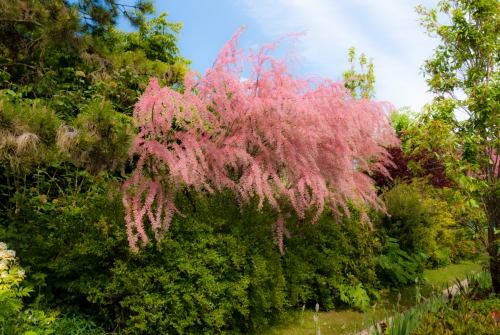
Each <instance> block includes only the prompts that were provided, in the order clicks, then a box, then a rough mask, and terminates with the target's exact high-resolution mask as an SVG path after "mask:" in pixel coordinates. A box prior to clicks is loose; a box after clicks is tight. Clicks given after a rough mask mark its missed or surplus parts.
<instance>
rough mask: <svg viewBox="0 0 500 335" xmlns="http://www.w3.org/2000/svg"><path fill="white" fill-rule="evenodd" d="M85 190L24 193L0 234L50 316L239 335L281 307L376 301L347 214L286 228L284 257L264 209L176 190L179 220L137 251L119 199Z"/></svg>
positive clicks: (370, 267)
mask: <svg viewBox="0 0 500 335" xmlns="http://www.w3.org/2000/svg"><path fill="white" fill-rule="evenodd" d="M49 184H50V183H47V184H46V185H49ZM47 187H48V186H47ZM88 187H89V189H88V190H87V192H84V193H79V194H76V195H75V198H74V199H73V200H74V201H68V198H65V199H66V200H64V199H63V198H62V197H61V198H56V197H55V195H56V194H57V192H53V193H52V194H53V197H52V198H51V197H50V196H46V195H43V196H40V195H37V194H38V193H37V192H38V191H36V190H33V189H32V190H31V191H30V190H27V192H32V194H31V197H28V198H30V200H29V201H27V202H25V203H24V205H23V207H22V208H21V210H20V211H19V212H18V213H16V214H15V213H10V215H9V216H8V217H4V221H3V224H2V225H1V229H0V240H5V241H9V245H10V246H11V247H13V248H15V249H16V250H17V251H18V256H19V259H20V263H21V264H22V265H23V266H24V267H25V268H26V269H27V270H28V277H27V280H26V281H27V283H29V280H30V277H32V275H33V274H34V273H44V274H46V275H47V276H46V278H45V284H46V285H47V286H45V287H42V293H44V294H45V297H46V299H45V303H46V305H47V306H48V307H50V308H54V309H59V310H62V311H63V312H64V311H66V312H69V311H73V310H75V309H77V310H78V312H80V313H84V314H87V315H91V316H92V318H93V320H94V321H96V322H97V323H99V324H101V325H103V326H104V327H107V328H108V329H109V330H112V329H115V328H116V329H119V330H121V331H122V332H123V333H125V334H127V333H131V334H135V333H145V334H146V333H152V334H158V333H180V334H183V333H184V334H190V333H200V332H202V331H203V333H207V334H210V333H219V332H243V333H248V332H256V331H259V330H261V329H262V328H264V327H266V325H267V324H268V323H270V322H272V321H274V320H277V319H279V318H281V317H283V316H285V315H286V312H287V308H288V307H290V306H296V305H301V304H303V303H307V302H311V303H316V301H318V302H319V303H320V305H321V306H323V307H324V308H326V309H330V308H333V307H334V305H339V304H341V303H343V304H351V305H353V306H357V307H359V308H364V307H366V305H367V303H368V301H369V297H370V296H373V295H376V288H377V286H378V282H377V278H376V274H375V272H374V268H375V263H376V258H375V255H376V254H377V248H379V247H380V244H379V243H377V239H376V238H375V236H374V234H373V233H372V232H371V231H370V230H369V228H368V227H363V226H362V225H361V224H360V223H359V222H358V221H359V219H360V218H359V215H356V213H354V215H353V216H352V217H351V219H349V220H346V221H345V222H344V223H343V224H337V223H334V222H333V217H332V216H331V215H329V214H328V213H325V215H324V216H323V217H321V219H320V220H319V221H318V222H317V223H316V224H315V225H313V226H307V225H304V224H303V223H302V222H301V220H299V219H297V220H295V225H294V224H292V225H290V226H289V229H290V231H291V234H292V236H291V238H290V239H287V240H286V241H285V253H284V255H282V254H281V253H280V252H279V249H278V247H277V246H276V245H275V244H274V243H273V234H272V232H271V225H270V223H271V222H272V221H271V220H273V214H272V211H271V210H270V209H269V208H267V209H265V210H264V211H261V212H258V211H256V210H255V206H254V205H249V206H247V207H246V208H244V209H243V210H240V209H239V207H238V204H237V202H236V200H235V199H233V198H232V197H231V196H230V195H229V194H216V195H213V196H210V197H206V198H198V197H193V196H192V194H190V193H184V194H179V195H178V200H177V201H178V203H179V204H180V209H181V211H182V212H183V213H184V214H185V218H183V217H181V216H176V218H175V220H174V222H173V223H172V225H171V227H170V229H169V231H168V232H167V233H166V235H165V238H164V239H163V240H162V241H161V242H160V243H158V242H154V243H150V244H149V245H148V246H147V247H146V248H144V249H143V250H141V251H140V252H139V253H138V254H135V253H133V252H132V251H131V250H130V248H129V246H128V242H127V236H126V229H125V222H124V219H123V217H124V215H123V207H122V204H121V201H120V199H119V197H115V198H112V199H110V198H108V194H107V192H106V189H105V188H106V184H105V183H101V184H100V185H98V184H93V185H92V186H90V185H89V186H88ZM51 192H52V191H51ZM51 192H49V193H51ZM291 221H292V222H293V221H294V220H291Z"/></svg>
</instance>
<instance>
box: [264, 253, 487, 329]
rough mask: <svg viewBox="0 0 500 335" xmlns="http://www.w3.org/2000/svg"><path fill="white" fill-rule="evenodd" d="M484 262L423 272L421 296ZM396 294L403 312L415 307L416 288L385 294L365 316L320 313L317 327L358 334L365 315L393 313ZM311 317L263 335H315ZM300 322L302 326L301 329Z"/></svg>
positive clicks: (301, 317) (300, 314) (349, 312)
mask: <svg viewBox="0 0 500 335" xmlns="http://www.w3.org/2000/svg"><path fill="white" fill-rule="evenodd" d="M487 259H488V258H487V256H480V257H478V258H477V259H474V260H469V261H462V262H460V263H459V264H451V265H449V266H447V267H444V268H440V269H436V270H425V272H424V277H425V278H426V280H427V284H426V285H423V286H421V287H420V293H421V295H422V296H424V297H425V296H428V295H429V294H430V293H431V292H432V291H433V288H434V289H437V288H443V289H445V288H446V287H448V286H451V285H453V284H454V283H455V281H456V279H459V280H463V279H465V277H466V274H467V273H471V272H479V271H481V269H482V266H483V265H484V264H485V263H486V262H487ZM399 294H401V300H400V302H399V304H400V306H401V308H402V309H406V308H408V307H410V306H412V305H414V304H415V296H416V287H415V286H409V287H404V288H402V289H400V290H399V291H398V292H394V291H391V292H386V293H385V294H383V295H382V298H381V299H380V300H378V301H375V302H374V305H373V306H372V308H370V309H369V310H367V313H366V314H365V313H362V312H360V311H357V310H353V309H348V308H343V309H334V310H331V311H328V312H320V313H319V324H320V326H321V334H322V335H328V334H352V333H353V331H354V329H355V327H356V329H357V330H358V331H359V330H360V329H362V328H363V325H364V323H365V320H366V315H368V317H369V318H370V319H371V318H372V317H373V318H375V319H376V320H379V319H383V318H384V317H385V315H386V313H389V312H390V311H392V308H393V306H395V305H396V304H397V302H398V296H399ZM313 316H314V311H313V310H310V309H306V310H305V311H304V312H301V311H300V310H299V311H298V312H296V315H295V317H294V318H293V319H292V320H291V321H290V322H289V323H286V324H280V325H276V326H274V327H273V328H272V329H270V330H269V331H268V332H267V333H266V335H295V334H301V335H314V329H315V328H314V321H313ZM302 322H303V325H302V327H301V323H302Z"/></svg>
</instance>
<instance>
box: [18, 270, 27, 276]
mask: <svg viewBox="0 0 500 335" xmlns="http://www.w3.org/2000/svg"><path fill="white" fill-rule="evenodd" d="M25 273H26V272H24V270H23V269H21V270H17V274H18V275H19V276H20V277H22V276H24V274H25Z"/></svg>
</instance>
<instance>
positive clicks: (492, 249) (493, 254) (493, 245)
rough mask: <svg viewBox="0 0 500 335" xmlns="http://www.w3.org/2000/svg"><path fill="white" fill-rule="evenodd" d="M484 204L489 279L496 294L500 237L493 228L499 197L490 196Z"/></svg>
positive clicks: (499, 286)
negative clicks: (487, 222)
mask: <svg viewBox="0 0 500 335" xmlns="http://www.w3.org/2000/svg"><path fill="white" fill-rule="evenodd" d="M489 200H490V201H488V203H487V206H486V211H487V213H486V215H487V217H488V221H489V226H488V246H487V250H488V254H489V256H490V275H491V281H492V284H493V290H494V291H495V293H496V294H500V255H499V253H498V248H499V246H498V244H497V239H498V238H499V237H500V234H495V230H496V228H497V222H499V220H498V219H499V218H498V216H499V213H500V211H498V205H499V201H498V200H500V199H497V197H496V196H493V197H490V199H489Z"/></svg>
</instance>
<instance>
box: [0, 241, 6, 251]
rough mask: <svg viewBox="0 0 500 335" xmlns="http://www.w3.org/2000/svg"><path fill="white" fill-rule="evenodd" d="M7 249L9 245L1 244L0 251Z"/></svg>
mask: <svg viewBox="0 0 500 335" xmlns="http://www.w3.org/2000/svg"><path fill="white" fill-rule="evenodd" d="M6 249H7V244H6V243H4V242H0V250H6Z"/></svg>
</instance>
